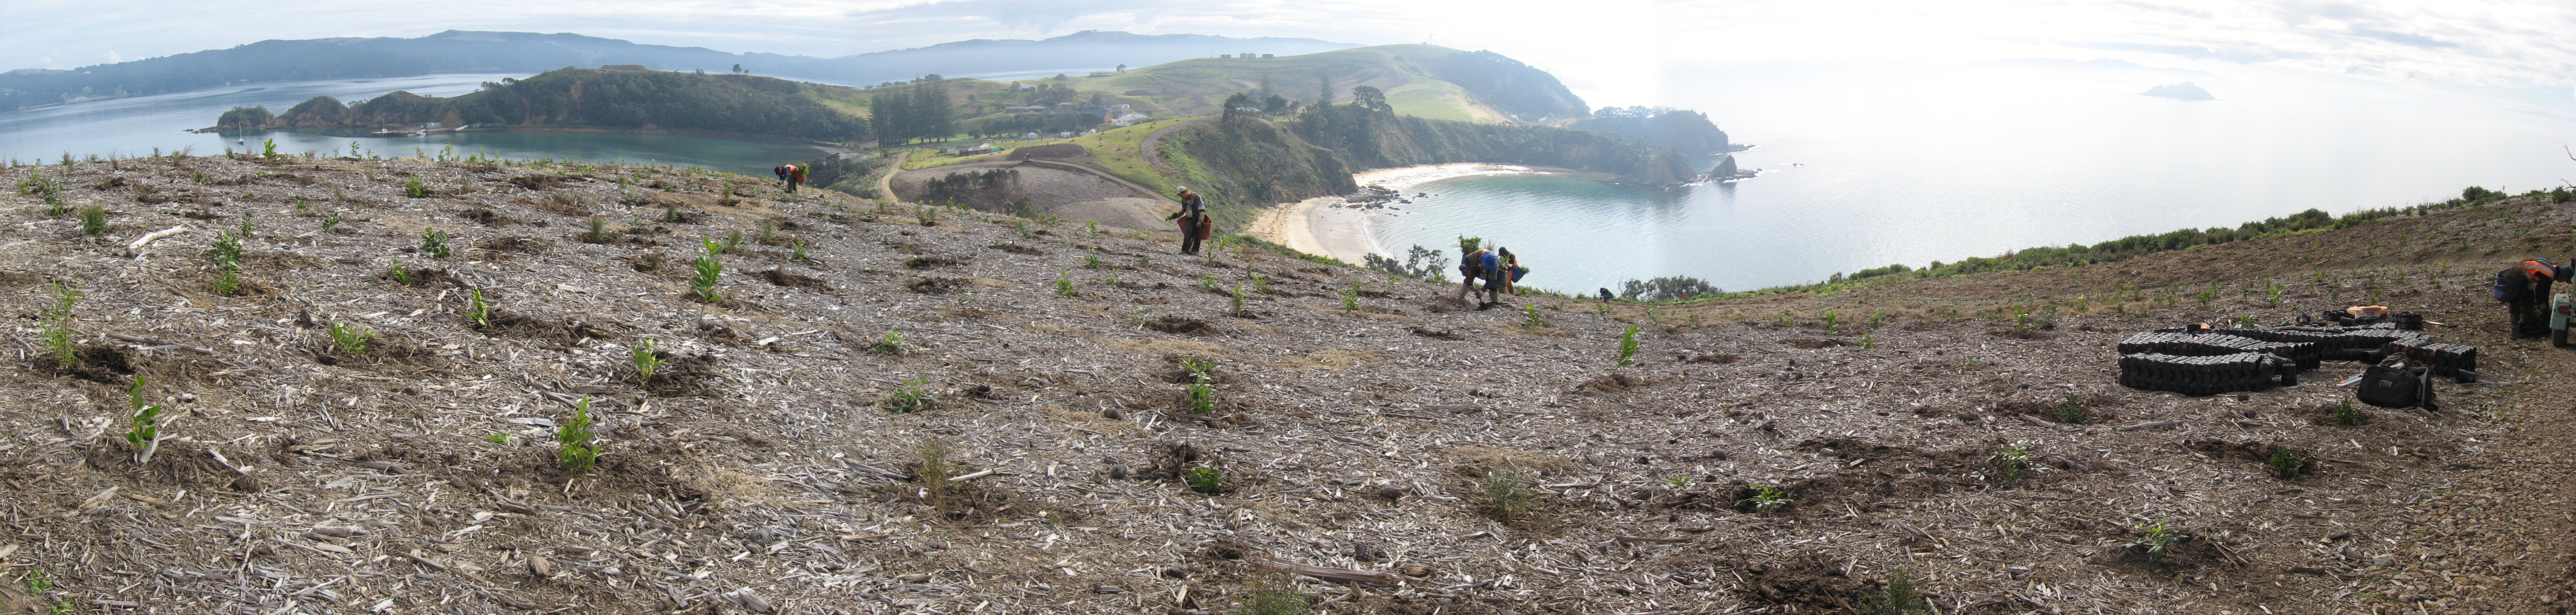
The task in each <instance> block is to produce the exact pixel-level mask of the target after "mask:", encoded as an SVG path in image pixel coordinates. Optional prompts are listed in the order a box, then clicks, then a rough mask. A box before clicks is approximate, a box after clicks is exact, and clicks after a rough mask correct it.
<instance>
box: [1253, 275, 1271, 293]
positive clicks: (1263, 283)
mask: <svg viewBox="0 0 2576 615" xmlns="http://www.w3.org/2000/svg"><path fill="white" fill-rule="evenodd" d="M1252 292H1256V293H1262V294H1269V293H1270V278H1269V277H1268V276H1264V275H1261V274H1258V273H1255V274H1252Z"/></svg>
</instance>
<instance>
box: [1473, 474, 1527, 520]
mask: <svg viewBox="0 0 2576 615" xmlns="http://www.w3.org/2000/svg"><path fill="white" fill-rule="evenodd" d="M1533 482H1535V481H1532V480H1530V477H1529V474H1528V473H1525V472H1522V471H1520V470H1515V469H1496V470H1494V471H1491V472H1487V473H1485V477H1484V478H1483V479H1480V480H1478V481H1476V491H1475V493H1474V494H1473V495H1471V496H1470V497H1471V498H1472V499H1473V505H1474V508H1475V509H1476V512H1477V513H1479V514H1482V515H1484V516H1486V517H1487V518H1491V519H1493V520H1495V521H1501V522H1504V523H1510V522H1511V521H1512V519H1514V518H1518V517H1520V516H1521V515H1523V514H1526V513H1528V512H1530V511H1533V510H1537V509H1538V491H1537V489H1535V488H1534V486H1533V485H1532V484H1531V483H1533Z"/></svg>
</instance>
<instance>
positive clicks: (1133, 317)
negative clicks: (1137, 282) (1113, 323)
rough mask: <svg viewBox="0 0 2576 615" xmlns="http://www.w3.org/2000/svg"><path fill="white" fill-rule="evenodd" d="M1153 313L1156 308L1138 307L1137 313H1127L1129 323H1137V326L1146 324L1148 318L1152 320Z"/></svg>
mask: <svg viewBox="0 0 2576 615" xmlns="http://www.w3.org/2000/svg"><path fill="white" fill-rule="evenodd" d="M1153 315H1154V310H1151V309H1147V308H1136V313H1134V314H1128V315H1127V324H1131V325H1136V326H1139V327H1142V326H1145V321H1147V320H1152V319H1153Z"/></svg>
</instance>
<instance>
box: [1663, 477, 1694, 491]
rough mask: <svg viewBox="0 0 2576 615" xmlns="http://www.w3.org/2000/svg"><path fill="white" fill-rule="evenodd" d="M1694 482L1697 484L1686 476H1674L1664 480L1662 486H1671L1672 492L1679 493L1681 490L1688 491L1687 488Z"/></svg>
mask: <svg viewBox="0 0 2576 615" xmlns="http://www.w3.org/2000/svg"><path fill="white" fill-rule="evenodd" d="M1695 482H1699V481H1696V480H1692V479H1691V477H1688V476H1675V477H1672V478H1667V479H1664V484H1665V485H1669V486H1671V487H1672V488H1673V490H1674V491H1681V490H1683V489H1689V488H1690V486H1691V483H1695Z"/></svg>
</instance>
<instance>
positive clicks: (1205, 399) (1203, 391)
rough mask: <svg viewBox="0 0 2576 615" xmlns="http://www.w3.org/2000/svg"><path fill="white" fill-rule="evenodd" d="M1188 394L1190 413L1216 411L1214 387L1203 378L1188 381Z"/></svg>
mask: <svg viewBox="0 0 2576 615" xmlns="http://www.w3.org/2000/svg"><path fill="white" fill-rule="evenodd" d="M1189 395H1190V400H1189V401H1190V412H1191V413H1192V414H1208V413H1211V412H1216V387H1214V386H1210V385H1208V383H1207V382H1206V381H1204V380H1202V381H1199V382H1193V383H1190V388H1189Z"/></svg>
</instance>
